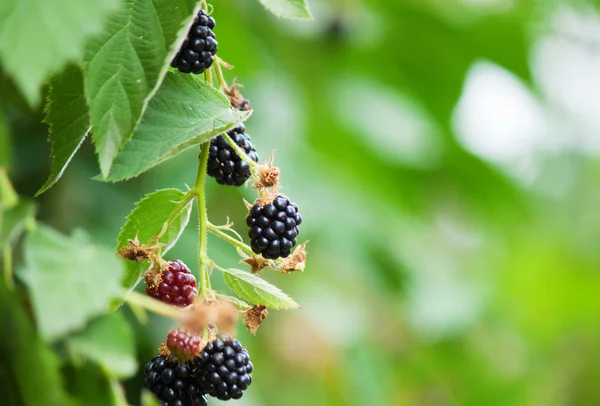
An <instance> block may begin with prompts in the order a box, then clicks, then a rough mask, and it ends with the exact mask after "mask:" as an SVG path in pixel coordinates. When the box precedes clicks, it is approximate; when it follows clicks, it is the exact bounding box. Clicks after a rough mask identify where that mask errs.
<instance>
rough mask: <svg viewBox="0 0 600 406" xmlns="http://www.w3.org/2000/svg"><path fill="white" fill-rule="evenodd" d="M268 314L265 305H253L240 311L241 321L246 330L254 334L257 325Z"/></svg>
mask: <svg viewBox="0 0 600 406" xmlns="http://www.w3.org/2000/svg"><path fill="white" fill-rule="evenodd" d="M268 315H269V311H268V310H267V308H266V307H265V306H263V305H254V306H252V307H251V308H250V309H248V310H246V311H245V312H243V313H242V322H243V323H244V327H246V330H248V331H249V332H250V334H252V335H254V336H255V335H256V331H257V330H258V327H259V326H260V324H261V323H262V322H263V320H264V319H265V318H266V317H267V316H268Z"/></svg>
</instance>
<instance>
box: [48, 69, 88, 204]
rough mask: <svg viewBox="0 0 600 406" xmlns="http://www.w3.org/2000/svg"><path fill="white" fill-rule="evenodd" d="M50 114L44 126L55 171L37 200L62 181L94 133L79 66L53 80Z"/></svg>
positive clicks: (51, 81) (49, 100)
mask: <svg viewBox="0 0 600 406" xmlns="http://www.w3.org/2000/svg"><path fill="white" fill-rule="evenodd" d="M46 111H47V114H46V117H45V118H44V122H45V123H47V124H48V125H49V126H50V137H49V140H50V142H51V143H52V150H51V152H50V156H51V157H52V167H51V168H50V176H49V177H48V180H47V181H46V183H45V184H44V186H42V187H41V188H40V190H39V191H38V192H37V193H36V196H37V195H40V194H42V193H44V192H45V191H46V190H48V189H50V188H51V187H52V186H53V185H54V184H55V183H56V182H57V181H58V180H59V179H60V177H61V176H62V174H63V172H64V171H65V169H67V165H69V162H71V159H72V158H73V157H74V156H75V153H76V152H77V150H78V149H79V147H80V146H81V144H83V141H84V140H85V138H86V136H87V135H88V133H89V131H90V115H89V113H88V107H87V104H86V102H85V95H84V91H83V73H82V72H81V69H80V68H79V67H78V66H73V65H70V66H68V67H67V68H66V69H65V70H64V71H63V72H61V73H60V74H58V75H56V76H55V77H53V78H52V79H51V80H50V91H49V93H48V100H47V102H46Z"/></svg>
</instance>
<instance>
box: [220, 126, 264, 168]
mask: <svg viewBox="0 0 600 406" xmlns="http://www.w3.org/2000/svg"><path fill="white" fill-rule="evenodd" d="M221 137H223V138H224V139H225V141H227V143H228V144H229V146H230V147H231V148H232V149H233V150H234V151H235V153H236V154H238V155H239V157H240V158H241V159H242V160H244V161H246V162H247V163H248V165H250V168H251V169H254V168H255V167H257V166H258V164H257V163H256V162H254V161H253V160H252V159H250V158H248V155H246V152H244V150H243V149H242V148H240V146H239V145H238V144H236V143H235V142H234V141H233V140H232V139H231V137H230V136H229V135H228V134H227V133H223V134H221Z"/></svg>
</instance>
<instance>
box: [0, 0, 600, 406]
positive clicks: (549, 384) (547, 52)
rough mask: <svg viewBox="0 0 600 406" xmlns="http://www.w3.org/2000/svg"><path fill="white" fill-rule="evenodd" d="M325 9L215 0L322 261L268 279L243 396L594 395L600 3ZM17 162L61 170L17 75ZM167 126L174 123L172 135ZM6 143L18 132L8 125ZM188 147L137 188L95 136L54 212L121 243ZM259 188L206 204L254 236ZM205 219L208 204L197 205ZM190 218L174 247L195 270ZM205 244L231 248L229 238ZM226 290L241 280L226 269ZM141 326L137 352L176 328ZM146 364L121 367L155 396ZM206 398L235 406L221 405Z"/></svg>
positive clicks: (402, 401)
mask: <svg viewBox="0 0 600 406" xmlns="http://www.w3.org/2000/svg"><path fill="white" fill-rule="evenodd" d="M310 3H311V8H312V11H313V14H314V15H315V21H314V22H312V23H307V22H290V21H284V20H278V19H276V18H275V17H273V16H272V15H270V14H269V13H268V12H266V11H265V10H264V9H263V8H262V7H261V6H260V5H259V4H258V2H254V1H249V0H216V1H214V2H213V6H214V14H213V15H214V16H215V18H216V21H217V27H216V29H215V32H216V34H217V39H218V41H219V55H220V56H221V58H223V59H224V60H225V61H227V62H229V63H230V64H232V65H235V69H234V70H233V71H232V72H226V75H227V79H228V81H229V82H231V80H232V79H233V77H234V76H237V78H238V82H239V83H241V84H243V85H244V88H243V89H242V92H243V94H244V96H245V97H247V98H248V99H250V102H251V104H252V106H253V107H254V114H253V116H252V117H251V119H250V120H249V121H248V122H247V127H248V131H249V134H251V136H252V137H253V141H254V143H255V145H256V147H257V150H258V151H259V153H260V154H261V158H267V157H268V156H269V154H270V151H271V150H272V149H275V150H276V151H277V153H276V159H275V164H276V165H278V166H280V167H281V169H282V182H283V189H282V191H283V192H284V193H285V194H286V195H288V196H289V197H290V198H291V199H292V200H293V201H295V202H297V203H298V205H299V206H300V211H301V213H302V215H303V217H304V219H305V222H304V224H303V225H302V237H303V238H307V239H310V241H311V242H310V244H309V245H308V248H309V261H308V264H307V268H306V271H305V273H304V274H293V275H289V276H284V275H280V274H275V273H272V274H265V276H266V278H267V279H268V280H270V281H271V282H273V283H274V284H276V285H278V286H280V287H281V288H283V290H285V291H287V292H288V293H290V294H291V295H292V296H293V297H294V298H295V299H296V300H297V301H298V302H299V303H300V304H301V305H302V309H301V310H299V311H272V312H271V313H270V315H269V317H268V319H267V320H266V321H265V323H264V324H263V326H262V327H261V328H260V330H259V332H258V335H257V336H256V337H252V336H249V335H248V334H246V333H244V332H241V333H240V335H241V340H242V341H243V343H244V344H245V345H247V347H248V348H249V351H250V354H251V355H252V359H253V362H254V365H255V374H254V378H255V379H254V384H253V385H252V387H251V390H249V391H248V392H247V394H246V395H245V396H244V398H243V399H242V400H240V401H237V403H235V404H236V405H239V406H263V405H264V406H276V405H277V406H280V405H285V406H300V405H302V406H305V405H311V406H325V405H327V406H335V405H349V406H353V405H377V406H401V405H427V406H429V405H435V406H438V405H439V406H444V405H477V406H480V405H500V406H507V405H532V406H538V405H539V406H551V405H598V404H600V386H598V381H599V379H600V345H599V344H598V343H599V342H600V250H599V249H598V236H599V235H600V209H599V207H600V188H599V187H598V185H600V160H599V159H598V156H599V154H600V118H599V117H600V114H598V112H597V110H598V109H599V108H600V14H599V13H598V11H597V9H596V8H595V7H594V4H592V3H588V2H585V1H572V2H567V1H552V0H544V1H541V0H539V1H517V0H375V1H360V0H311V2H310ZM1 89H2V97H1V98H0V99H1V100H2V107H3V109H4V112H5V123H0V124H2V125H0V128H1V127H4V126H6V127H7V128H8V129H10V131H9V133H10V134H12V139H10V140H9V143H8V144H6V145H3V146H1V147H0V154H5V155H7V154H6V152H7V151H9V150H12V151H14V154H13V155H12V162H11V167H10V174H11V177H12V179H13V180H14V181H15V183H16V187H17V189H18V191H19V192H20V193H21V194H26V195H33V194H34V193H35V191H36V190H37V189H38V188H39V187H40V186H41V185H42V184H43V183H44V181H45V179H46V177H47V175H48V170H49V158H48V155H49V144H47V142H46V137H47V127H46V126H45V125H44V124H41V120H42V117H43V113H42V112H41V111H30V110H29V109H28V108H27V107H26V104H25V102H24V101H22V100H21V99H20V97H19V96H18V95H17V93H16V91H14V90H11V89H12V84H11V82H10V79H9V78H8V77H6V76H3V77H2V83H1ZM165 137H168V134H165ZM0 139H4V140H6V139H7V138H6V137H0ZM196 155H197V151H196V150H195V149H194V150H192V151H188V152H187V153H185V154H182V155H180V156H178V157H177V158H176V159H173V160H171V161H169V162H167V163H165V164H163V165H161V166H159V167H157V168H155V169H153V170H151V171H150V172H148V173H146V174H144V175H142V176H140V177H139V178H137V179H135V180H132V181H129V182H125V183H120V184H103V183H99V182H96V181H93V180H91V177H93V176H94V175H96V174H97V172H98V166H97V162H96V158H95V156H94V154H93V148H92V147H91V145H90V143H89V142H88V143H87V144H86V145H85V146H84V147H83V150H82V151H81V152H80V153H79V154H78V155H77V156H76V157H75V159H74V162H73V164H72V165H71V166H70V167H69V168H68V169H67V171H66V173H65V175H64V177H63V179H62V180H61V181H60V182H59V183H58V184H57V185H56V186H55V187H54V188H53V189H51V190H50V191H49V192H47V193H45V194H44V195H42V196H41V197H40V198H39V199H38V200H39V204H40V215H39V217H40V218H41V219H42V220H44V221H46V222H48V223H50V224H51V225H52V226H54V227H56V228H58V229H59V230H63V231H70V230H72V229H73V228H75V227H83V228H85V229H87V230H88V231H89V232H90V233H91V234H92V235H93V236H94V239H95V240H96V241H100V242H103V243H106V244H108V245H111V246H112V245H114V243H115V238H116V236H117V234H118V232H119V228H120V226H121V225H122V223H123V221H124V217H125V215H127V214H128V212H129V211H130V210H131V209H132V208H133V206H134V203H135V202H136V201H137V200H139V199H140V198H141V197H143V196H144V194H146V193H149V192H151V191H153V190H155V189H159V188H164V187H177V188H180V189H183V188H184V187H185V185H186V184H188V185H191V184H193V182H194V178H195V173H196V163H197V158H196ZM243 197H244V198H246V199H248V200H252V199H254V192H253V190H252V189H251V188H241V190H234V189H232V188H225V187H219V186H218V185H217V184H216V183H215V182H214V181H213V180H212V179H209V187H208V202H209V207H208V210H209V218H210V219H211V221H212V222H214V223H224V222H225V221H226V217H227V216H229V217H230V218H231V219H232V220H233V221H234V222H235V223H236V226H237V227H236V228H237V229H238V230H239V231H240V232H241V233H242V234H245V225H244V215H245V212H246V210H245V207H244V205H243V202H242V198H243ZM192 218H193V219H194V217H192ZM196 231H197V230H196V226H195V225H194V224H193V223H191V224H190V226H189V227H188V229H187V231H186V232H185V234H184V235H183V237H182V239H181V240H180V241H179V243H178V245H177V246H176V247H175V248H174V249H173V250H172V251H171V252H170V253H169V258H168V259H174V258H179V259H182V260H183V261H184V262H186V263H188V264H189V265H190V267H191V268H193V267H194V266H195V263H196V259H195V258H196V246H197V241H196V240H197V232H196ZM209 253H210V255H211V257H212V258H213V259H215V260H216V261H217V262H218V263H220V264H221V265H223V266H234V265H236V264H237V262H238V259H239V258H238V256H237V253H236V252H235V250H234V249H233V248H231V247H230V246H228V245H226V244H224V243H222V242H221V241H220V240H217V239H215V238H212V237H211V240H210V241H209ZM213 284H214V285H215V286H216V287H217V288H219V289H223V290H224V289H226V288H225V285H224V284H223V282H222V278H221V276H220V274H215V275H214V277H213ZM131 320H132V323H134V324H135V325H136V326H137V327H136V328H137V335H136V337H137V342H138V351H139V359H140V363H143V362H146V361H147V360H149V359H150V357H151V356H152V354H153V352H154V351H155V349H156V348H157V346H158V345H159V343H160V342H161V341H162V340H163V339H164V337H165V334H166V332H167V331H168V328H169V327H170V324H169V323H167V322H166V321H164V320H163V319H159V318H153V319H152V321H151V322H150V323H149V324H147V325H139V324H138V322H137V321H136V320H135V319H134V318H131ZM141 383H142V376H141V373H139V374H138V376H137V377H135V378H133V379H131V380H129V381H128V382H126V383H125V386H126V389H127V391H128V392H127V393H128V398H129V400H130V403H131V404H137V402H138V399H139V390H140V387H141ZM211 404H220V402H218V401H216V400H211Z"/></svg>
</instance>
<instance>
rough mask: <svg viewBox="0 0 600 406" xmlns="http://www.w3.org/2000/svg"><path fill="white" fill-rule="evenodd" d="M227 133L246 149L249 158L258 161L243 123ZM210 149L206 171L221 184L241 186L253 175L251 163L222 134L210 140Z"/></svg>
mask: <svg viewBox="0 0 600 406" xmlns="http://www.w3.org/2000/svg"><path fill="white" fill-rule="evenodd" d="M227 135H229V136H230V137H231V139H232V140H233V141H234V142H235V143H236V144H237V145H238V146H239V147H240V148H242V149H243V150H244V152H245V153H246V155H247V156H248V158H250V159H252V160H253V161H254V162H258V154H257V153H256V150H255V149H254V145H252V141H251V140H250V136H249V135H248V134H246V127H245V126H244V125H243V124H240V125H239V126H237V127H235V128H234V129H233V130H231V131H229V132H228V133H227ZM208 151H209V152H208V165H207V168H206V173H207V174H208V175H209V176H212V177H213V178H215V179H216V181H217V182H218V183H219V184H221V185H229V186H241V185H243V184H244V182H246V181H247V180H248V179H249V178H250V176H251V175H252V171H251V169H250V164H249V163H248V162H246V161H244V160H242V159H241V158H240V156H239V155H238V154H237V153H236V152H235V151H234V150H233V148H231V146H230V145H229V143H228V142H227V141H226V140H225V138H223V137H222V136H218V137H215V138H213V139H212V140H210V148H209V150H208Z"/></svg>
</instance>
